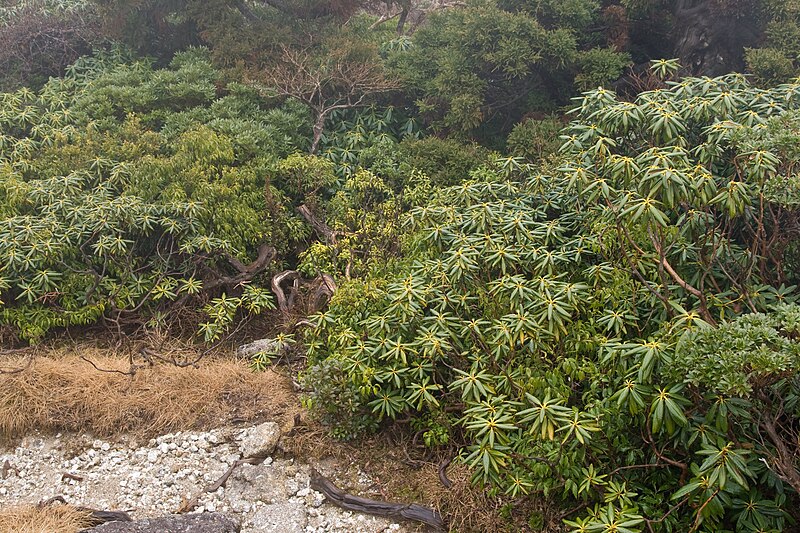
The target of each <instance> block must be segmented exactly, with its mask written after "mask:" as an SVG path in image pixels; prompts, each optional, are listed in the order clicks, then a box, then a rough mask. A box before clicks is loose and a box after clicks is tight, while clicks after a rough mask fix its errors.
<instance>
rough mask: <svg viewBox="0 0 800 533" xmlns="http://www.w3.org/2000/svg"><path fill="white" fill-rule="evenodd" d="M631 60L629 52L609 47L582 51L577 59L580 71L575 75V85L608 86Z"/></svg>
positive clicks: (582, 88)
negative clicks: (620, 51) (617, 50)
mask: <svg viewBox="0 0 800 533" xmlns="http://www.w3.org/2000/svg"><path fill="white" fill-rule="evenodd" d="M630 62H631V58H630V56H628V54H624V53H619V52H615V51H614V50H611V49H609V48H592V49H591V50H586V51H585V52H581V53H580V55H579V56H578V59H577V63H578V65H579V66H580V72H578V74H577V75H576V76H575V85H577V86H578V88H579V89H581V90H588V89H593V88H595V87H601V86H607V85H608V84H610V83H611V82H613V81H615V80H617V79H619V78H620V76H622V72H623V71H624V70H625V68H626V67H628V66H629V65H630Z"/></svg>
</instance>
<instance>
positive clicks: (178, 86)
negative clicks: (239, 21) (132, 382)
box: [0, 50, 307, 341]
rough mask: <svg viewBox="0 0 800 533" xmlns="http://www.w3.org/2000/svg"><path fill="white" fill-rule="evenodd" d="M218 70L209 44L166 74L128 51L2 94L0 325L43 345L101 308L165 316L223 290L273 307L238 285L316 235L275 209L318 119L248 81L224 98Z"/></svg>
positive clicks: (117, 313)
mask: <svg viewBox="0 0 800 533" xmlns="http://www.w3.org/2000/svg"><path fill="white" fill-rule="evenodd" d="M216 80H217V73H216V71H215V69H214V68H213V67H212V66H211V64H210V62H209V60H208V56H207V53H206V52H205V51H202V50H191V51H188V52H186V53H184V54H180V55H178V56H176V57H175V59H174V60H173V62H172V64H171V65H170V67H169V68H167V69H161V70H156V69H154V68H153V67H152V65H151V64H150V63H148V62H144V61H136V62H130V61H128V59H127V58H126V57H125V55H124V54H121V53H119V52H118V51H116V52H112V53H109V54H101V55H99V56H97V57H94V58H86V59H83V60H80V61H78V62H77V63H76V64H75V65H73V66H72V67H70V69H69V73H68V75H67V76H66V77H64V78H62V79H53V80H51V81H50V82H48V83H47V84H46V85H45V86H44V88H43V89H42V90H41V91H40V92H38V93H34V92H32V91H30V90H27V89H22V90H20V91H17V92H14V93H5V94H2V95H0V128H2V131H3V133H4V134H3V135H2V136H0V142H2V144H3V146H4V150H3V152H2V154H0V215H2V218H0V264H1V265H2V266H0V299H1V300H2V302H4V303H2V304H0V323H2V324H6V325H9V326H11V327H13V329H15V330H16V331H17V333H18V334H19V335H20V336H22V337H23V338H26V339H29V340H31V341H35V340H37V339H40V338H41V337H42V336H43V335H44V334H45V333H46V332H47V331H48V330H50V329H52V328H56V327H66V326H70V325H85V324H91V323H94V322H95V321H98V320H99V319H101V318H106V319H112V320H114V321H117V322H118V323H119V324H126V323H131V324H141V323H143V322H146V321H147V320H149V319H150V318H153V317H161V318H159V319H158V320H156V322H161V321H162V320H163V317H164V316H165V314H167V313H168V311H169V310H170V309H173V308H175V304H176V303H178V304H179V305H178V307H180V306H182V305H186V304H187V303H189V302H195V304H198V303H202V302H204V301H205V298H208V297H216V296H220V294H221V293H222V295H223V296H224V293H228V296H231V297H232V299H229V300H227V302H228V303H230V302H231V301H238V302H239V303H240V304H242V305H245V306H249V307H250V308H251V310H260V309H265V308H268V307H269V302H266V301H263V298H262V297H261V296H260V295H256V294H253V295H250V296H248V295H246V294H245V295H244V296H242V297H241V298H233V297H234V296H237V295H236V294H232V293H241V292H242V291H241V288H237V287H236V285H238V284H239V282H241V281H247V280H248V279H251V278H252V277H253V276H256V275H257V274H258V273H259V272H260V271H262V270H263V269H264V268H266V266H267V265H268V264H269V261H270V260H271V259H274V258H275V257H274V256H275V253H286V251H287V250H288V249H289V248H290V247H291V246H292V238H303V237H304V235H305V234H304V233H303V231H304V230H301V231H298V227H299V226H302V223H301V222H300V221H299V219H298V217H297V216H296V215H294V214H293V213H288V214H287V212H286V210H280V209H276V210H272V211H271V210H270V207H274V206H272V205H270V204H268V202H267V200H268V198H267V195H266V194H265V189H266V180H265V177H266V175H267V173H268V171H269V169H271V168H273V166H274V165H275V164H276V162H277V161H279V160H280V158H282V157H285V156H286V155H287V152H289V151H290V150H293V148H292V146H293V144H294V143H295V142H296V139H297V138H298V136H300V135H302V131H300V132H298V131H296V130H295V129H294V127H295V125H297V124H301V123H303V121H304V120H307V115H305V114H300V115H298V114H297V113H298V111H297V110H296V108H293V107H292V106H291V105H289V106H287V107H285V108H284V109H275V110H270V111H267V110H264V109H261V108H260V107H259V106H258V105H257V102H255V101H254V100H253V97H252V94H250V93H248V92H247V91H244V90H242V89H241V88H239V87H235V86H234V87H232V90H231V93H230V94H228V95H227V96H225V97H224V98H222V99H220V100H214V97H215V95H216V87H215V84H216ZM232 110H235V112H232ZM162 126H163V130H162V129H161V128H162ZM284 128H285V129H284ZM264 131H265V132H268V133H272V134H275V137H277V139H275V138H274V137H273V135H263V133H262V132H264ZM278 166H279V167H280V164H279V165H278ZM304 179H305V177H304ZM279 186H285V187H286V192H285V194H287V195H290V194H304V193H305V192H307V191H305V190H302V191H296V190H295V189H294V188H293V187H294V186H295V184H294V182H289V181H286V183H280V184H279ZM276 194H284V193H281V192H280V191H277V192H276ZM292 217H294V218H292ZM273 243H274V244H275V248H276V250H275V251H274V253H268V250H267V248H265V247H269V246H270V245H272V244H273ZM256 256H258V257H259V259H258V260H257V261H256V263H254V264H253V265H252V266H250V267H246V263H250V262H251V260H252V258H254V257H256ZM242 276H245V277H242ZM215 301H216V300H215ZM220 306H221V307H220ZM212 307H214V306H212ZM216 307H220V308H222V307H224V308H225V313H223V314H225V315H226V316H227V315H228V314H229V312H230V311H231V310H230V309H227V307H226V306H224V305H222V304H219V305H218V306H216ZM215 312H216V311H215ZM184 315H186V313H184ZM231 318H232V317H231ZM195 320H197V317H196V318H195ZM217 336H218V335H217ZM212 337H213V336H212Z"/></svg>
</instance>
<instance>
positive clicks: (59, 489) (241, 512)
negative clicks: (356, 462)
mask: <svg viewBox="0 0 800 533" xmlns="http://www.w3.org/2000/svg"><path fill="white" fill-rule="evenodd" d="M276 427H277V426H276ZM272 429H276V428H273V427H272V426H270V425H265V426H264V427H260V426H257V427H254V428H249V429H247V430H244V431H243V430H241V429H235V428H220V429H215V430H212V431H198V432H178V433H174V434H168V435H163V436H161V437H158V438H156V439H152V440H150V441H149V442H147V441H145V442H141V441H140V442H136V441H133V440H127V441H126V440H124V439H123V440H120V441H118V442H107V441H102V440H97V439H92V438H91V437H88V436H87V435H61V434H59V435H56V436H43V435H30V436H28V437H25V438H24V439H22V441H21V442H19V443H18V445H16V446H14V447H11V448H3V447H2V446H0V508H2V507H4V506H6V505H10V504H22V503H31V504H36V503H39V502H41V501H44V500H46V499H48V498H51V497H53V496H63V497H64V499H65V500H66V501H67V502H68V503H70V504H73V505H80V506H84V507H89V508H92V509H101V510H108V511H126V512H128V514H130V516H131V517H132V518H133V519H134V520H141V519H146V518H159V517H163V516H165V515H172V514H174V513H175V512H176V511H177V509H178V508H179V507H180V506H181V503H182V502H183V501H185V500H190V499H191V498H193V497H195V496H197V495H198V494H200V497H199V499H198V507H197V508H196V509H195V512H196V513H198V514H202V513H205V514H210V513H220V514H222V515H224V516H226V517H229V518H231V519H233V520H235V521H237V522H239V523H240V524H241V525H242V527H241V533H265V532H278V531H281V532H283V531H286V532H288V533H291V532H303V533H394V532H404V531H409V530H407V529H405V527H404V526H401V525H399V524H396V523H392V522H391V521H389V520H386V519H383V518H378V517H373V516H368V515H361V514H358V513H352V512H349V511H345V510H343V509H340V508H338V507H335V506H333V505H331V504H329V503H326V502H325V498H324V496H323V495H322V494H320V493H318V492H316V491H313V490H311V488H310V487H309V471H310V468H311V466H312V465H309V464H306V463H301V462H297V461H295V460H294V459H292V458H282V457H277V456H275V455H270V456H267V457H266V458H265V459H264V461H263V462H262V463H261V464H259V465H249V464H243V465H241V466H239V467H238V468H237V469H236V470H234V472H233V474H232V475H231V477H230V478H229V479H228V482H227V483H226V484H225V486H224V487H221V488H219V489H217V490H216V491H215V492H213V493H210V494H209V493H202V494H201V491H202V490H203V488H204V487H206V486H208V485H210V484H212V483H213V482H215V481H216V480H217V479H219V478H220V476H222V474H223V473H225V471H226V470H227V469H228V468H229V467H230V465H232V464H233V463H234V462H235V461H236V460H237V459H239V458H241V457H242V444H243V442H245V441H246V440H247V439H248V438H251V437H252V438H253V440H254V442H259V443H260V444H259V446H264V442H268V441H269V440H270V439H271V438H273V437H271V436H270V435H273V433H272ZM268 436H270V437H269V438H267V437H268ZM279 436H280V433H279V432H277V431H276V432H275V438H277V437H279ZM247 446H248V447H247V449H248V450H249V449H251V448H249V444H248V445H247ZM253 446H254V447H255V444H253ZM269 446H271V448H270V449H271V450H273V449H274V445H273V444H269ZM6 465H7V466H6ZM313 467H314V468H316V469H317V470H318V471H319V472H321V473H322V474H323V475H325V476H327V477H330V478H332V479H339V480H340V483H339V484H340V486H343V487H347V488H348V489H349V490H350V491H351V492H358V491H359V490H362V491H363V490H367V489H368V488H369V487H371V486H373V485H374V480H372V479H370V478H369V477H367V476H366V475H365V474H364V473H363V472H361V471H359V470H358V468H356V467H354V466H352V465H347V464H340V463H334V462H332V461H326V462H322V463H319V462H315V463H314V464H313ZM64 474H69V476H65V475H64ZM371 494H372V496H377V497H380V496H379V495H377V494H375V493H374V492H373V493H371ZM106 527H108V526H106ZM107 531H108V530H100V532H94V531H93V532H92V533H107ZM123 531H127V530H123ZM134 531H136V530H134ZM164 531H167V530H164ZM179 531H180V530H179ZM194 531H195V530H192V532H193V533H194ZM410 531H415V529H414V528H413V525H412V526H411V529H410ZM137 533H138V532H137Z"/></svg>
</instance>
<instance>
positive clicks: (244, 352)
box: [236, 339, 278, 359]
mask: <svg viewBox="0 0 800 533" xmlns="http://www.w3.org/2000/svg"><path fill="white" fill-rule="evenodd" d="M277 351H278V341H277V340H276V339H259V340H257V341H253V342H251V343H249V344H242V345H241V346H239V347H238V348H237V349H236V356H237V357H242V358H245V359H250V358H252V357H253V356H255V355H258V354H260V353H267V354H274V353H276V352H277Z"/></svg>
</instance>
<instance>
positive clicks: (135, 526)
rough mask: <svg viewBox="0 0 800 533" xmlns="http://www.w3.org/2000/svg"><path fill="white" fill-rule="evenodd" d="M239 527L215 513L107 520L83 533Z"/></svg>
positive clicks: (211, 532)
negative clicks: (122, 520) (121, 520)
mask: <svg viewBox="0 0 800 533" xmlns="http://www.w3.org/2000/svg"><path fill="white" fill-rule="evenodd" d="M240 531H241V527H240V526H239V523H238V522H236V521H235V520H231V519H230V518H227V517H225V516H222V515H221V514H217V513H203V514H193V515H191V514H190V515H182V516H164V517H161V518H145V519H143V520H135V521H133V522H108V523H106V524H102V525H100V526H97V527H94V528H92V529H87V530H86V531H85V532H84V533H239V532H240Z"/></svg>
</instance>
